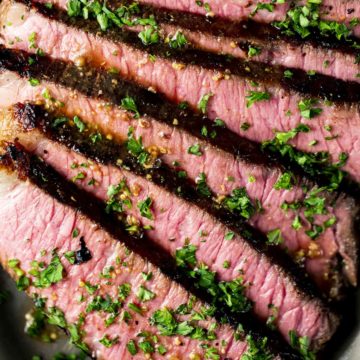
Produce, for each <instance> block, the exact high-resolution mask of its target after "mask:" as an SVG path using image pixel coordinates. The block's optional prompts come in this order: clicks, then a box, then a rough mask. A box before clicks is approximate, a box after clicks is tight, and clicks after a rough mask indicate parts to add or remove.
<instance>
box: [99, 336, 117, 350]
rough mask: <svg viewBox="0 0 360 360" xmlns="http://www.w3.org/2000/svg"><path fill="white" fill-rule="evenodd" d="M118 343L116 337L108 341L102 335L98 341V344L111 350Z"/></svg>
mask: <svg viewBox="0 0 360 360" xmlns="http://www.w3.org/2000/svg"><path fill="white" fill-rule="evenodd" d="M118 342H119V337H118V336H116V337H114V338H113V339H110V337H109V336H108V335H104V337H103V338H101V339H100V340H99V343H100V344H102V345H104V346H105V347H107V348H111V347H112V346H114V345H116V344H117V343H118Z"/></svg>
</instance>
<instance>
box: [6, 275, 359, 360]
mask: <svg viewBox="0 0 360 360" xmlns="http://www.w3.org/2000/svg"><path fill="white" fill-rule="evenodd" d="M4 290H7V291H9V293H10V296H9V298H8V300H6V301H5V302H4V303H3V304H1V305H0V360H31V359H32V356H34V355H40V356H42V359H44V360H51V359H52V357H53V355H54V354H55V353H59V352H63V353H69V352H74V351H75V349H74V348H72V347H71V346H70V345H69V344H68V342H67V339H66V337H65V336H64V337H62V338H60V339H59V340H57V341H56V342H55V343H52V344H45V343H43V342H40V341H36V340H34V339H32V338H30V337H29V336H28V335H26V334H25V333H24V327H25V314H26V313H27V312H28V311H29V309H31V306H32V302H31V300H30V299H29V298H28V297H27V296H26V295H25V294H24V293H20V292H18V291H17V289H16V287H15V284H14V282H13V281H12V280H11V279H10V277H9V276H8V275H7V274H6V272H5V271H4V270H3V269H1V268H0V291H4ZM342 307H343V309H344V312H345V316H344V321H343V323H342V327H341V329H340V331H339V332H338V334H337V336H336V337H335V339H334V341H332V343H331V344H330V347H329V348H328V350H327V352H326V353H325V354H324V356H323V358H324V360H360V319H359V313H360V291H357V293H356V294H354V295H353V296H351V297H350V300H349V301H348V302H347V303H346V304H344V305H343V306H342ZM119 360H120V359H119Z"/></svg>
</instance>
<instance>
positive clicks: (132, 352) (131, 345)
mask: <svg viewBox="0 0 360 360" xmlns="http://www.w3.org/2000/svg"><path fill="white" fill-rule="evenodd" d="M126 348H127V350H128V352H129V353H130V355H133V356H134V355H136V354H137V352H138V350H137V347H136V343H135V341H134V340H130V341H129V342H128V343H127V344H126Z"/></svg>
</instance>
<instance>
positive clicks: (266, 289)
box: [3, 107, 337, 348]
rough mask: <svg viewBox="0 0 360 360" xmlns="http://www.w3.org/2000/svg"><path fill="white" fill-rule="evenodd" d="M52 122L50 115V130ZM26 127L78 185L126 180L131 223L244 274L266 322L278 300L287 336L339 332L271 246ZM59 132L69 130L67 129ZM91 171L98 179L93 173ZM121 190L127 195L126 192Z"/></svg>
mask: <svg viewBox="0 0 360 360" xmlns="http://www.w3.org/2000/svg"><path fill="white" fill-rule="evenodd" d="M16 113H17V114H18V116H20V119H18V120H16V119H17V116H15V119H14V118H13V119H9V120H10V121H12V123H16V121H20V126H24V127H25V128H29V124H32V125H31V126H34V125H35V126H36V122H37V123H38V126H40V127H41V126H42V125H41V124H43V126H45V127H46V124H44V123H45V122H46V118H42V119H39V118H36V117H33V116H32V115H30V117H29V116H28V115H29V114H34V111H33V108H31V107H30V108H28V109H27V108H25V109H24V108H23V107H20V108H18V110H16ZM35 114H36V113H35ZM50 121H51V119H50ZM12 123H10V122H9V121H8V122H7V123H5V124H3V126H4V128H6V129H8V130H9V131H11V130H14V126H12ZM52 124H53V122H52V121H51V122H50V123H49V126H48V129H49V130H50V129H51V126H52ZM64 126H65V125H64ZM45 127H44V128H45ZM22 131H23V132H21V131H20V132H18V133H16V130H15V131H14V132H15V133H16V137H17V138H18V139H19V141H20V143H21V144H22V145H24V146H25V147H26V149H28V150H29V151H32V152H33V153H34V154H35V155H38V156H41V157H42V158H43V159H44V160H45V161H46V162H47V163H49V164H50V165H51V166H53V167H54V168H55V170H56V171H58V172H59V173H60V174H61V175H63V176H64V177H66V178H67V179H68V180H71V179H72V180H73V181H74V182H76V183H77V184H78V186H79V187H81V188H82V189H85V190H87V191H88V192H90V193H92V194H94V195H95V196H96V197H98V198H99V199H100V200H102V201H104V202H105V201H109V198H108V195H107V193H108V189H109V188H110V186H112V187H113V188H116V187H117V186H118V185H119V184H120V183H121V182H122V181H123V180H125V182H126V184H127V188H128V189H129V191H130V192H131V193H128V195H127V196H128V197H127V198H128V199H129V200H130V201H131V203H132V206H128V208H129V209H126V206H125V205H124V211H125V213H126V215H127V219H129V217H131V221H130V224H129V225H134V224H136V223H137V221H135V220H134V217H135V219H138V221H139V223H141V224H142V225H143V226H145V227H151V230H150V231H149V232H148V236H149V237H150V238H151V239H152V240H153V241H154V242H156V244H157V245H159V246H160V247H161V248H163V249H164V250H166V251H168V252H169V253H171V254H174V255H175V252H176V250H179V249H180V248H182V247H183V246H184V244H188V245H193V246H195V247H196V248H197V251H196V256H197V259H198V261H199V264H206V265H207V266H209V269H210V270H212V271H215V272H216V274H217V275H218V278H219V280H220V281H233V280H235V279H237V278H238V276H239V274H242V277H243V279H244V281H245V284H246V285H247V291H246V295H247V297H248V298H249V299H250V300H251V301H252V302H253V303H254V307H253V311H254V313H255V314H256V315H257V316H258V317H260V318H261V319H262V321H264V322H265V321H266V320H267V319H268V318H270V317H271V316H272V315H273V312H274V308H275V309H276V320H275V321H276V326H277V327H278V329H279V331H280V332H281V333H282V335H283V336H284V337H285V338H286V339H287V340H288V341H289V334H290V332H291V331H295V333H296V334H298V335H300V336H302V337H304V336H305V337H307V338H308V339H309V340H310V342H311V343H312V344H313V346H314V347H315V348H317V347H318V346H319V345H320V344H322V343H323V342H324V341H326V340H327V339H328V338H329V337H330V336H331V334H332V333H333V331H334V329H335V328H336V325H337V319H336V317H335V316H334V315H333V314H332V313H331V312H330V311H329V309H327V308H326V307H325V306H324V305H323V304H322V303H321V302H320V301H319V300H318V299H316V298H313V297H311V296H309V295H307V294H306V293H304V292H303V291H301V289H300V288H299V287H298V286H297V285H296V283H295V282H294V281H293V279H292V278H291V275H289V274H287V273H286V271H284V270H283V269H281V268H280V267H279V266H278V265H276V262H275V259H271V258H270V257H269V256H267V255H266V250H265V249H259V248H258V247H254V244H256V241H255V242H253V243H251V242H248V241H247V240H245V239H244V238H242V237H241V236H240V235H239V234H236V235H235V234H234V235H232V240H231V241H230V240H227V236H228V234H229V233H231V230H232V229H231V228H227V227H225V226H223V225H221V224H220V223H219V222H218V221H217V220H216V219H215V218H213V217H212V216H210V215H209V214H207V213H205V212H202V211H201V209H200V208H199V207H197V206H196V205H191V204H189V203H187V202H185V201H183V200H181V199H180V198H179V197H176V196H174V195H172V194H171V193H169V192H167V191H165V190H164V189H162V188H160V187H158V186H156V185H155V184H153V183H151V182H149V181H147V180H146V179H144V178H141V177H139V176H135V175H134V174H133V173H131V172H129V171H127V170H124V169H119V168H117V167H114V166H112V165H101V164H96V163H93V162H90V163H89V161H88V159H87V158H86V157H84V156H82V155H79V154H76V153H74V152H72V151H69V150H68V149H66V148H65V147H63V146H61V145H59V144H58V143H56V142H53V141H51V140H49V139H48V138H46V137H45V136H44V135H42V134H40V133H39V132H35V134H36V136H34V133H33V134H32V133H31V132H25V133H24V130H22ZM25 131H26V130H25ZM75 131H76V130H75ZM59 138H63V139H65V138H69V136H66V134H62V135H61V136H59ZM75 146H76V145H75V144H73V147H75ZM94 146H96V145H94ZM97 146H98V147H99V152H101V149H102V148H103V146H104V145H103V144H102V143H101V142H100V143H98V145H97ZM103 159H109V156H106V155H103ZM105 161H106V160H105ZM74 164H75V166H74ZM80 164H81V165H80ZM76 165H78V166H76ZM79 166H80V168H79ZM79 173H81V174H82V176H81V177H79V176H78V174H79ZM78 178H79V179H78ZM74 179H75V180H74ZM76 179H78V180H76ZM81 179H83V180H81ZM91 179H94V181H95V182H94V181H90V180H91ZM89 181H90V184H89ZM121 196H122V197H123V199H124V193H122V195H121ZM147 199H150V203H151V209H150V207H149V209H148V210H149V211H151V214H150V215H149V213H145V214H144V213H143V212H142V210H141V206H140V205H141V204H144V202H145V201H147ZM138 209H140V211H139V210H138ZM224 264H226V265H224ZM255 269H256V270H255Z"/></svg>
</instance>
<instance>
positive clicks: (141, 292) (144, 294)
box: [136, 285, 156, 302]
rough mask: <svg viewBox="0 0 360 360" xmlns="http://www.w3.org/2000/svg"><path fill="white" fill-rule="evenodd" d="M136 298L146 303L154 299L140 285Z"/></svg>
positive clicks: (150, 293)
mask: <svg viewBox="0 0 360 360" xmlns="http://www.w3.org/2000/svg"><path fill="white" fill-rule="evenodd" d="M136 296H137V298H138V299H139V300H140V301H142V302H146V301H150V300H152V299H154V298H155V296H156V295H155V294H154V293H153V292H152V291H150V290H148V289H147V288H146V287H145V286H143V285H141V286H140V288H139V291H138V293H137V294H136Z"/></svg>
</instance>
